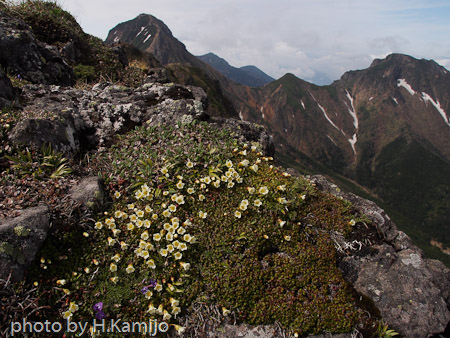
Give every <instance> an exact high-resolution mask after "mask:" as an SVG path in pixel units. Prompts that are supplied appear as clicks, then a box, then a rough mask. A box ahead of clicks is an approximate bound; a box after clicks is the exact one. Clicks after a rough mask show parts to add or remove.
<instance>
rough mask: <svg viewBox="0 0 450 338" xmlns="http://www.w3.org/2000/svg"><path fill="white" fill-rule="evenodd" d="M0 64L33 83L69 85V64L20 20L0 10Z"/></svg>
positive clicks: (70, 69)
mask: <svg viewBox="0 0 450 338" xmlns="http://www.w3.org/2000/svg"><path fill="white" fill-rule="evenodd" d="M0 64H1V66H3V67H4V68H5V69H6V70H7V71H8V72H11V73H13V74H20V75H21V76H22V77H23V78H24V79H26V80H28V81H30V82H33V83H45V84H60V85H66V86H67V85H72V84H73V83H74V82H75V81H74V79H75V77H74V74H73V70H72V68H71V67H70V66H69V65H68V64H67V63H66V62H65V61H64V60H63V59H62V58H61V56H60V55H59V53H58V51H57V49H56V48H54V47H51V46H49V45H47V44H45V43H42V42H40V41H38V40H37V39H36V38H35V37H34V35H33V33H32V32H31V30H30V27H29V26H28V25H27V24H26V23H25V22H23V21H22V20H20V19H18V18H15V17H12V16H10V15H8V14H7V13H6V12H4V11H0Z"/></svg>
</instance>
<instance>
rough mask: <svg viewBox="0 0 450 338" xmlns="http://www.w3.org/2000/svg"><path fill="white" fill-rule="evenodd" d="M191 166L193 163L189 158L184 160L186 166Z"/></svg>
mask: <svg viewBox="0 0 450 338" xmlns="http://www.w3.org/2000/svg"><path fill="white" fill-rule="evenodd" d="M193 166H194V163H192V162H191V160H189V159H188V160H187V162H186V167H188V168H192V167H193Z"/></svg>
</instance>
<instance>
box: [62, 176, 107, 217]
mask: <svg viewBox="0 0 450 338" xmlns="http://www.w3.org/2000/svg"><path fill="white" fill-rule="evenodd" d="M69 196H70V198H71V199H73V200H74V201H75V202H77V203H79V204H80V205H81V206H82V207H83V208H85V209H90V210H99V209H101V208H102V206H103V204H104V203H105V198H106V195H105V188H104V186H103V183H102V180H101V179H100V178H99V177H97V176H92V177H86V178H83V179H82V180H81V181H80V182H79V183H78V184H77V185H76V186H74V187H72V188H71V189H70V191H69Z"/></svg>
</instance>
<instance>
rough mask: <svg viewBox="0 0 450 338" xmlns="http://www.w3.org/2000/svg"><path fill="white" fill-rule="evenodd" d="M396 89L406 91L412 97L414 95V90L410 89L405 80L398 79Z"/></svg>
mask: <svg viewBox="0 0 450 338" xmlns="http://www.w3.org/2000/svg"><path fill="white" fill-rule="evenodd" d="M397 87H403V88H405V89H406V90H407V91H408V93H410V94H411V95H414V94H415V93H416V92H415V90H414V89H412V87H411V85H410V84H409V83H408V82H406V80H405V79H398V80H397Z"/></svg>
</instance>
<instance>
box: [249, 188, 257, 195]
mask: <svg viewBox="0 0 450 338" xmlns="http://www.w3.org/2000/svg"><path fill="white" fill-rule="evenodd" d="M247 190H248V193H249V194H250V195H253V194H254V193H255V192H256V189H255V188H253V187H247Z"/></svg>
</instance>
